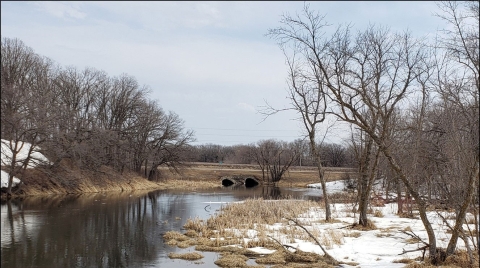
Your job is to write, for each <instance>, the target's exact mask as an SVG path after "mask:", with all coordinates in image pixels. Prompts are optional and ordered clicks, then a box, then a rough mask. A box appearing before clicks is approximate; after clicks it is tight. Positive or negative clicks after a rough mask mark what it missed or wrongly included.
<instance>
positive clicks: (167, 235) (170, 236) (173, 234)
mask: <svg viewBox="0 0 480 268" xmlns="http://www.w3.org/2000/svg"><path fill="white" fill-rule="evenodd" d="M163 239H165V240H167V241H168V240H172V239H175V240H177V241H186V240H189V239H190V238H189V237H188V236H186V235H184V234H181V233H179V232H177V231H168V232H166V233H165V234H164V235H163Z"/></svg>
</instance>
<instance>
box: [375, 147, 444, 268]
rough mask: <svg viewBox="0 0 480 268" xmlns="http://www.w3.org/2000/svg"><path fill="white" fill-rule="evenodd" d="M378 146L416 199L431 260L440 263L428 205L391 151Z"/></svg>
mask: <svg viewBox="0 0 480 268" xmlns="http://www.w3.org/2000/svg"><path fill="white" fill-rule="evenodd" d="M377 144H378V145H379V149H380V150H381V151H382V153H383V154H384V156H385V157H386V158H387V160H388V162H389V164H390V166H391V167H392V169H393V170H394V171H395V173H397V176H398V177H399V178H400V179H401V180H402V182H403V184H404V185H405V187H407V190H408V192H410V194H411V195H412V197H413V198H415V201H416V203H417V205H418V212H419V213H420V219H421V220H422V223H423V226H424V227H425V230H426V231H427V235H428V244H429V254H430V258H431V259H432V261H433V262H434V263H436V262H437V261H438V260H437V240H436V237H435V232H434V231H433V228H432V224H431V223H430V221H429V220H428V217H427V209H426V203H425V201H424V200H423V199H422V198H421V197H420V195H419V194H418V192H416V191H415V190H414V189H413V187H412V185H411V184H410V182H409V181H408V179H407V176H406V175H405V174H404V173H403V170H402V168H401V167H400V166H399V165H398V164H397V162H396V161H395V159H393V157H392V156H391V155H390V151H389V150H388V148H387V147H386V146H385V145H383V144H381V143H379V142H378V141H377Z"/></svg>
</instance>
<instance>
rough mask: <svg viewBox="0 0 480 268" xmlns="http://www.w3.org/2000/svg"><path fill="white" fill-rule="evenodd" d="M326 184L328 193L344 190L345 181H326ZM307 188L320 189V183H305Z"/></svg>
mask: <svg viewBox="0 0 480 268" xmlns="http://www.w3.org/2000/svg"><path fill="white" fill-rule="evenodd" d="M326 185H327V193H328V194H333V193H340V192H343V191H345V189H346V187H345V183H344V182H343V181H329V182H327V183H326ZM307 187H308V188H316V189H322V184H321V183H312V184H308V185H307Z"/></svg>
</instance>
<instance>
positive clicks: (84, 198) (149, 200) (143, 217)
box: [1, 187, 318, 267]
mask: <svg viewBox="0 0 480 268" xmlns="http://www.w3.org/2000/svg"><path fill="white" fill-rule="evenodd" d="M306 191H308V190H306V189H304V191H303V192H302V191H298V190H292V189H280V188H278V187H277V188H274V187H270V188H263V187H256V188H255V189H241V188H238V189H227V188H223V189H217V190H209V191H203V192H184V191H154V192H133V193H114V194H91V195H69V196H66V197H41V198H27V199H25V200H23V201H19V200H16V201H7V202H4V203H2V204H1V226H2V229H1V247H2V250H1V257H2V260H1V266H2V267H145V266H153V267H158V266H161V267H173V264H174V260H170V259H169V258H168V257H167V255H168V253H169V252H172V251H176V250H177V249H176V248H172V247H169V246H167V245H165V244H163V239H162V235H163V233H164V232H166V231H170V230H181V229H182V226H183V224H184V223H185V221H186V220H187V219H188V218H189V217H192V218H193V217H195V216H198V217H200V218H203V219H206V218H208V217H209V216H211V215H212V214H213V213H215V211H216V210H218V209H219V208H220V207H221V206H222V204H224V203H228V202H232V201H237V200H243V199H246V198H248V197H263V198H269V199H278V198H281V197H284V196H288V195H290V196H296V197H297V198H305V197H307V199H310V198H308V196H309V195H308V194H307V195H305V193H307V192H306ZM310 196H311V195H310ZM315 198H318V197H315ZM207 205H208V206H209V207H208V209H205V207H206V206H207ZM176 265H177V266H178V262H177V264H176ZM209 265H210V266H207V267H211V266H212V264H209ZM197 267H198V266H197Z"/></svg>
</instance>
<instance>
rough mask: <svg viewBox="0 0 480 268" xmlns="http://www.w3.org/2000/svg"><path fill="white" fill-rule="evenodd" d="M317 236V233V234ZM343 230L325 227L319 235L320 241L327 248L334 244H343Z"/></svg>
mask: <svg viewBox="0 0 480 268" xmlns="http://www.w3.org/2000/svg"><path fill="white" fill-rule="evenodd" d="M317 237H318V235H317ZM343 238H344V236H343V232H342V231H339V230H332V229H327V230H325V232H324V233H323V234H322V235H321V237H320V242H321V243H322V245H324V246H325V247H326V248H327V249H332V248H333V246H334V245H343V242H344V239H343Z"/></svg>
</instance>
